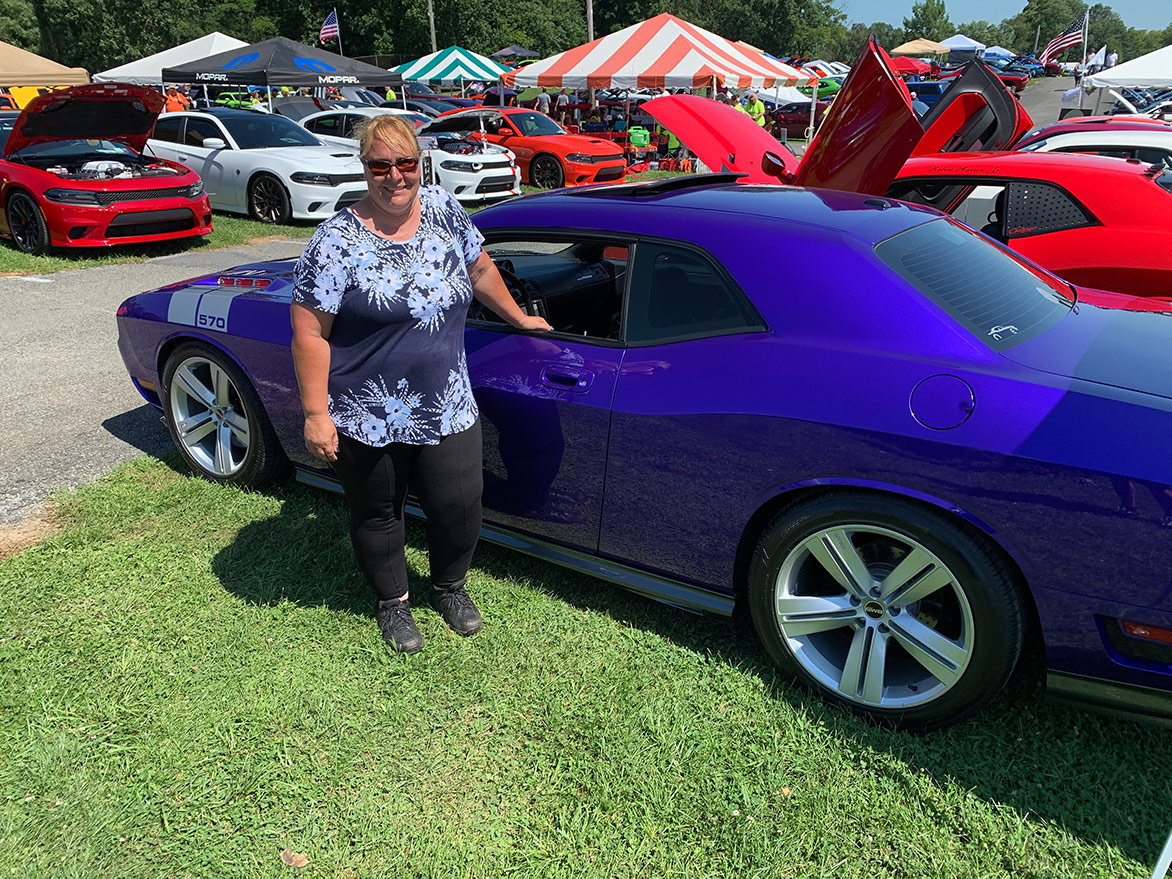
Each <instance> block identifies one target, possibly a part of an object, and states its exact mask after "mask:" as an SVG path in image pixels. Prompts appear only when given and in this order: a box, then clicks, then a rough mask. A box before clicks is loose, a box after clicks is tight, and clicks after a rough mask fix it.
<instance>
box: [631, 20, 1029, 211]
mask: <svg viewBox="0 0 1172 879" xmlns="http://www.w3.org/2000/svg"><path fill="white" fill-rule="evenodd" d="M644 107H645V108H646V110H647V112H648V113H650V114H651V115H652V116H654V117H655V118H656V119H657V120H658V121H659V122H660V123H661V124H663V125H664V127H666V128H668V129H669V130H671V131H672V132H673V133H674V134H675V135H676V137H678V138H679V139H680V140H681V141H682V142H683V143H684V144H685V145H686V146H687V147H688V149H690V150H692V152H694V153H695V154H696V155H697V156H698V157H699V158H700V160H701V161H703V162H704V164H706V165H708V166H709V167H710V168H712V169H713V170H722V171H723V170H727V171H738V172H743V173H746V174H748V175H749V176H747V177H746V178H744V180H743V182H746V183H757V182H761V179H762V169H763V171H764V173H765V174H767V175H769V176H771V177H772V179H773V180H780V181H781V182H783V183H792V184H795V185H797V186H817V187H822V188H826V189H841V190H845V191H847V192H862V193H866V194H868V195H883V194H884V193H886V192H887V190H888V188H889V187H890V186H891V183H892V181H893V180H894V179H895V175H896V174H898V173H899V169H900V168H902V167H903V164H904V162H906V161H907V160H908V158H910V157H911V156H912V155H920V154H923V153H935V152H953V151H958V150H1004V149H1008V148H1009V147H1010V146H1011V145H1012V144H1013V142H1014V141H1016V140H1017V139H1018V138H1019V137H1021V135H1023V134H1024V133H1025V132H1026V131H1028V130H1029V129H1030V127H1031V125H1032V124H1033V122H1032V121H1031V120H1030V117H1029V115H1028V114H1027V113H1026V112H1025V110H1024V109H1022V106H1021V104H1019V103H1018V102H1017V99H1016V98H1015V97H1014V96H1013V95H1012V94H1011V93H1010V92H1009V91H1008V90H1007V89H1006V88H1005V87H1004V86H1003V85H1002V84H1001V81H1000V80H998V79H997V77H996V76H994V75H993V74H992V73H990V72H989V70H988V69H987V68H986V67H985V66H984V65H983V64H980V63H979V62H971V63H970V64H969V65H968V67H967V68H966V69H965V71H964V72H963V73H962V74H961V75H960V76H958V77H957V79H956V81H955V82H954V83H953V84H952V85H951V86H950V87H949V88H948V90H947V91H946V92H945V93H944V94H943V95H941V96H940V98H939V99H938V100H937V101H936V103H935V104H934V105H933V106H932V109H931V111H929V113H928V114H927V115H926V116H925V117H924V119H923V120H922V121H921V120H920V119H919V118H918V117H917V116H916V113H915V110H914V109H913V108H912V96H911V93H910V92H909V91H908V89H907V86H906V85H904V83H903V80H901V79H900V78H899V77H898V76H896V75H895V73H894V72H893V71H892V70H891V59H890V58H889V57H888V55H887V53H886V52H885V51H884V50H883V47H882V46H880V45H879V44H878V43H877V42H875V40H874V38H872V39H871V40H869V41H868V43H867V46H866V48H865V49H864V50H863V52H862V54H860V55H859V59H858V61H856V62H855V66H854V67H853V68H851V72H850V76H849V77H847V80H846V83H845V84H844V85H843V87H842V89H840V90H839V92H838V94H837V95H835V97H834V102H833V104H832V105H831V108H830V110H829V111H828V112H827V114H826V117H825V120H824V121H823V123H822V126H821V128H819V129H818V132H817V134H815V135H814V139H813V140H812V141H811V142H810V146H809V147H808V148H807V150H806V153H805V155H804V156H803V157H802V159H801V161H800V162H798V163H796V166H795V163H794V161H793V159H792V156H790V155H789V152H788V150H782V149H775V150H774V151H773V156H774V158H773V160H766V161H765V162H762V161H761V159H760V158H759V155H758V154H755V151H756V150H757V149H760V148H761V147H763V146H765V143H766V140H769V141H772V140H773V138H772V137H771V136H769V135H768V134H766V133H765V132H764V131H762V130H761V128H760V126H758V125H757V124H756V123H755V122H753V120H752V119H750V118H749V117H748V116H747V115H746V114H744V113H738V112H736V111H735V110H732V109H731V108H729V107H725V106H723V105H720V104H717V103H716V102H714V101H709V100H707V99H705V98H697V97H693V96H689V95H672V96H670V97H663V98H656V99H655V100H652V101H648V102H647V103H646V104H644ZM763 137H764V138H765V140H763V139H762V138H763ZM778 147H780V144H778Z"/></svg>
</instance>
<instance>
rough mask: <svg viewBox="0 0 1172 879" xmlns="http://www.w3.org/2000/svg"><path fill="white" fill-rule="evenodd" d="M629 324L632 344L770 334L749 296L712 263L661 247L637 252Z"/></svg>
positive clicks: (649, 244) (656, 245) (655, 245)
mask: <svg viewBox="0 0 1172 879" xmlns="http://www.w3.org/2000/svg"><path fill="white" fill-rule="evenodd" d="M626 324H627V330H626V336H625V338H626V339H627V341H629V342H658V341H668V340H671V339H680V338H689V337H693V336H704V335H716V334H725V333H730V332H754V331H759V330H763V329H765V325H764V322H763V321H762V320H761V318H760V317H759V316H758V315H757V313H756V312H755V311H754V309H753V307H752V306H751V305H749V303H748V301H747V300H746V299H745V295H744V294H743V293H742V292H741V291H740V289H739V288H737V286H736V285H735V284H734V283H733V281H732V279H731V278H729V277H728V276H727V275H726V274H725V273H724V272H723V271H721V270H720V269H718V268H717V267H716V265H715V264H714V263H713V262H712V261H711V260H710V259H708V258H707V257H706V256H704V255H703V254H701V253H698V252H696V251H694V250H688V249H685V248H682V247H677V246H675V245H671V244H661V243H658V242H642V243H640V244H639V246H638V248H636V251H635V267H634V272H633V275H632V279H631V292H630V296H629V301H628V304H627V319H626Z"/></svg>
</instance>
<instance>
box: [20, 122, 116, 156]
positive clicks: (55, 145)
mask: <svg viewBox="0 0 1172 879" xmlns="http://www.w3.org/2000/svg"><path fill="white" fill-rule="evenodd" d="M3 126H4V120H0V138H2V139H3V140H0V143H3V141H7V140H8V133H9V131H11V130H12V126H11V125H9V126H8V129H7V130H4V128H3ZM20 155H21V156H23V157H25V158H28V157H30V156H60V157H61V158H65V157H67V156H137V155H138V153H136V152H135V151H134V150H132V149H131V148H130V147H128V146H127V145H126V144H124V143H118V142H117V141H113V140H82V139H80V138H78V139H74V140H51V141H46V142H44V143H34V144H30V145H29V146H26V147H25V148H24V149H22V150H20Z"/></svg>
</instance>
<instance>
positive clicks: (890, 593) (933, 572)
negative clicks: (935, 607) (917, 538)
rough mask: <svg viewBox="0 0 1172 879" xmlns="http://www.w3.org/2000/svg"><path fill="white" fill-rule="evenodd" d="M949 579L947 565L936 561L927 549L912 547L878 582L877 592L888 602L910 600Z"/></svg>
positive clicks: (900, 602) (950, 576) (942, 585)
mask: <svg viewBox="0 0 1172 879" xmlns="http://www.w3.org/2000/svg"><path fill="white" fill-rule="evenodd" d="M951 582H952V574H951V573H950V572H949V571H948V569H947V568H944V567H942V566H940V565H938V564H936V563H935V560H934V559H933V558H932V556H931V554H930V553H928V552H927V551H925V550H923V549H920V548H919V547H916V548H915V549H913V550H912V551H911V552H910V553H908V555H907V557H906V558H905V559H904V560H903V561H902V562H900V563H899V564H898V565H897V566H896V568H895V570H894V571H892V572H891V573H890V574H888V575H887V576H886V577H885V578H884V579H883V582H882V583H880V584H879V594H880V597H882V599H883V600H884V601H886V602H889V603H891V604H911V603H912V602H914V601H919V600H920V599H922V598H927V597H928V596H929V595H931V594H932V593H933V592H936V591H937V590H938V589H943V588H944V587H945V586H947V585H948V584H949V583H951Z"/></svg>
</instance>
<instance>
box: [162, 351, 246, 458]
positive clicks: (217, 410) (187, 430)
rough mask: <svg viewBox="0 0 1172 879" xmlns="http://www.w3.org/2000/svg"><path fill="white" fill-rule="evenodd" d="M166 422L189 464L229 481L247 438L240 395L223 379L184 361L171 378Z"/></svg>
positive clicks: (201, 361)
mask: <svg viewBox="0 0 1172 879" xmlns="http://www.w3.org/2000/svg"><path fill="white" fill-rule="evenodd" d="M169 404H170V407H171V412H170V415H171V421H172V423H173V424H174V425H175V430H176V434H177V435H178V439H179V441H180V442H181V443H182V444H183V448H184V449H185V450H186V452H187V454H188V455H189V456H190V458H191V459H192V460H193V461H194V462H195V463H196V464H198V465H199V466H200V467H201V468H203V469H204V470H205V471H207V472H208V473H212V474H214V475H216V476H221V477H227V476H232V475H233V474H235V473H236V472H237V471H239V470H240V468H241V467H243V466H244V460H245V458H246V457H247V455H248V450H249V447H250V443H251V441H252V439H251V434H250V432H249V429H248V413H247V411H246V410H245V408H244V404H243V401H242V400H241V398H240V391H239V390H238V389H237V388H236V386H235V385H234V384H233V383H232V379H231V378H230V377H229V375H228V373H227V372H225V371H224V370H223V369H221V368H220V367H219V366H218V365H217V364H215V363H212V362H211V361H210V360H208V359H206V358H203V357H189V358H187V359H186V360H184V361H183V362H182V363H180V364H179V367H178V368H177V369H176V370H175V373H174V375H173V377H172V378H171V387H170V395H169Z"/></svg>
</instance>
